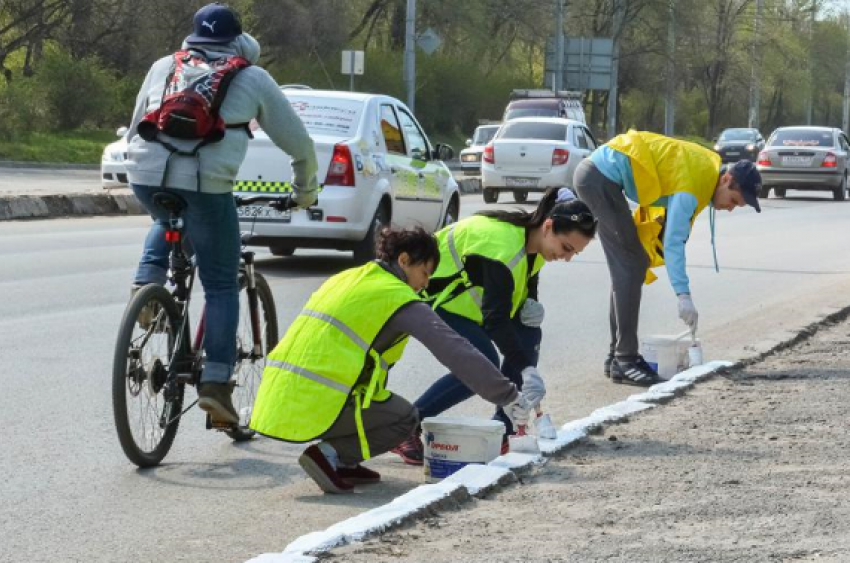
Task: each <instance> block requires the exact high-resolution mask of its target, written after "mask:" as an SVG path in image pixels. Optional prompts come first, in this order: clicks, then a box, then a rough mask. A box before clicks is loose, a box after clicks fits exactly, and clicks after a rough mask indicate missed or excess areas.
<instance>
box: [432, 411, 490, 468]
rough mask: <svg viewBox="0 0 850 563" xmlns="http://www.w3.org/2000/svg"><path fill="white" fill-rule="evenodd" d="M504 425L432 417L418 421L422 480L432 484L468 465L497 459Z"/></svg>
mask: <svg viewBox="0 0 850 563" xmlns="http://www.w3.org/2000/svg"><path fill="white" fill-rule="evenodd" d="M504 434H505V425H504V424H502V423H501V422H500V421H498V420H486V419H481V418H468V417H450V416H434V417H428V418H426V419H424V420H423V421H422V439H423V441H424V442H425V477H426V480H427V481H428V482H431V483H433V482H436V481H439V480H440V479H443V478H445V477H448V476H449V475H451V474H452V473H454V472H455V471H457V470H459V469H460V468H462V467H464V466H466V465H469V464H471V463H482V464H483V463H488V462H490V461H493V460H494V459H496V458H497V457H499V453H500V452H501V449H502V436H503V435H504Z"/></svg>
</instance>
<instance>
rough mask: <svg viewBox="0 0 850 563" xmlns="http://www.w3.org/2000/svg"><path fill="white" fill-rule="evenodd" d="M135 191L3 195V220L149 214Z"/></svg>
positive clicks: (0, 209) (0, 218)
mask: <svg viewBox="0 0 850 563" xmlns="http://www.w3.org/2000/svg"><path fill="white" fill-rule="evenodd" d="M146 214H147V211H145V209H144V208H143V207H142V205H141V204H140V203H139V201H138V200H137V199H136V196H134V195H133V194H132V193H103V194H100V193H91V194H61V195H60V194H57V195H45V196H27V195H16V196H0V221H11V220H17V219H47V218H53V217H69V216H91V215H146Z"/></svg>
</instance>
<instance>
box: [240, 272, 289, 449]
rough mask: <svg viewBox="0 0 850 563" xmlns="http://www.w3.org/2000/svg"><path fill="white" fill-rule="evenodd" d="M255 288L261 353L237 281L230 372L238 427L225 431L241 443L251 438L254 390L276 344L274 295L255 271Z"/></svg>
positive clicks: (246, 300)
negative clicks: (236, 322) (233, 359)
mask: <svg viewBox="0 0 850 563" xmlns="http://www.w3.org/2000/svg"><path fill="white" fill-rule="evenodd" d="M254 280H255V282H256V285H257V308H256V311H257V316H258V321H259V323H258V324H259V334H260V335H261V338H260V340H261V346H260V350H259V351H258V352H256V351H255V350H254V329H253V327H252V322H251V305H250V299H249V295H248V287H247V280H246V278H245V276H241V277H240V279H239V287H240V289H239V326H238V328H237V330H236V366H235V368H234V370H233V382H234V383H235V387H234V388H233V408H235V409H236V412H237V413H239V424H238V425H237V426H236V427H235V428H233V429H231V430H228V431H227V434H228V436H230V437H231V438H232V439H233V440H234V441H236V442H244V441H245V440H250V439H251V438H253V437H254V431H253V430H251V428H250V424H251V413H252V412H253V410H254V401H255V400H256V398H257V389H259V387H260V381H261V379H262V376H263V369H264V368H265V367H266V355H267V354H268V353H269V352H270V351H271V349H272V348H274V347H275V346H276V345H277V341H278V327H277V309H276V307H275V304H274V296H272V290H271V288H270V287H269V284H268V282H267V281H266V279H265V278H264V277H263V276H262V275H261V274H259V273H257V272H254Z"/></svg>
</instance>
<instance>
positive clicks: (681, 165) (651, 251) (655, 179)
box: [606, 130, 721, 283]
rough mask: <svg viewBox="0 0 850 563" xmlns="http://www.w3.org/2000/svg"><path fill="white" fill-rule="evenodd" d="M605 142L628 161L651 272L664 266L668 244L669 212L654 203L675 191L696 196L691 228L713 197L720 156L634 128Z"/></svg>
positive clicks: (637, 219) (638, 223)
mask: <svg viewBox="0 0 850 563" xmlns="http://www.w3.org/2000/svg"><path fill="white" fill-rule="evenodd" d="M606 144H607V146H609V147H610V148H612V149H614V150H616V151H617V152H620V153H622V154H625V155H626V156H628V157H629V162H630V164H631V167H632V175H633V177H634V179H635V187H636V189H637V198H638V206H639V207H638V209H636V210H635V214H634V221H635V227H636V228H637V231H638V238H640V241H641V244H642V245H643V247H644V249H645V250H646V253H647V255H648V256H649V268H650V269H651V268H654V267H656V266H661V265H663V264H664V242H663V241H662V240H661V236H660V235H661V230H662V227H663V225H664V221H665V218H666V209H665V208H663V207H655V206H653V205H652V204H653V203H654V202H656V201H657V200H658V199H659V198H661V197H664V196H669V195H672V194H675V193H683V192H684V193H689V194H692V195H693V196H694V197H696V199H697V208H696V211H695V212H694V216H693V217H691V225H693V222H694V221H695V220H696V217H697V215H699V214H700V213H701V212H702V210H703V209H705V208H706V207H707V206H708V204H709V203H711V198H712V197H713V196H714V190H715V188H716V187H717V179H718V177H719V176H720V165H721V159H720V155H718V154H717V153H715V152H714V151H711V150H709V149H707V148H705V147H701V146H699V145H697V144H696V143H691V142H688V141H680V140H678V139H671V138H670V137H665V136H664V135H659V134H657V133H649V132H646V131H634V130H630V131H629V132H628V133H624V134H622V135H617V136H616V137H614V138H613V139H611V140H610V141H608V143H606ZM650 269H647V271H646V283H652V282H654V281H655V280H656V279H658V278H657V276H656V275H655V274H653V273H652V271H650Z"/></svg>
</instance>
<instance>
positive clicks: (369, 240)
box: [354, 203, 390, 264]
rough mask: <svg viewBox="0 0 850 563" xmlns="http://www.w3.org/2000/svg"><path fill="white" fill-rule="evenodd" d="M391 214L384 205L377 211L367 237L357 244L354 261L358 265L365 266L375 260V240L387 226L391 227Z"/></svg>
mask: <svg viewBox="0 0 850 563" xmlns="http://www.w3.org/2000/svg"><path fill="white" fill-rule="evenodd" d="M389 222H390V214H389V213H388V212H387V208H386V206H385V205H384V204H383V203H382V204H380V205H379V206H378V210H377V211H375V217H374V218H373V219H372V224H371V225H370V226H369V230H368V231H367V232H366V236H365V237H364V238H363V240H361V241H360V242H358V243H357V246H355V247H354V261H355V262H357V263H358V264H365V263H366V262H368V261H369V260H374V259H375V239H376V238H377V236H378V233H380V232H381V229H383V228H384V227H385V226H386V225H389Z"/></svg>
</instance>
